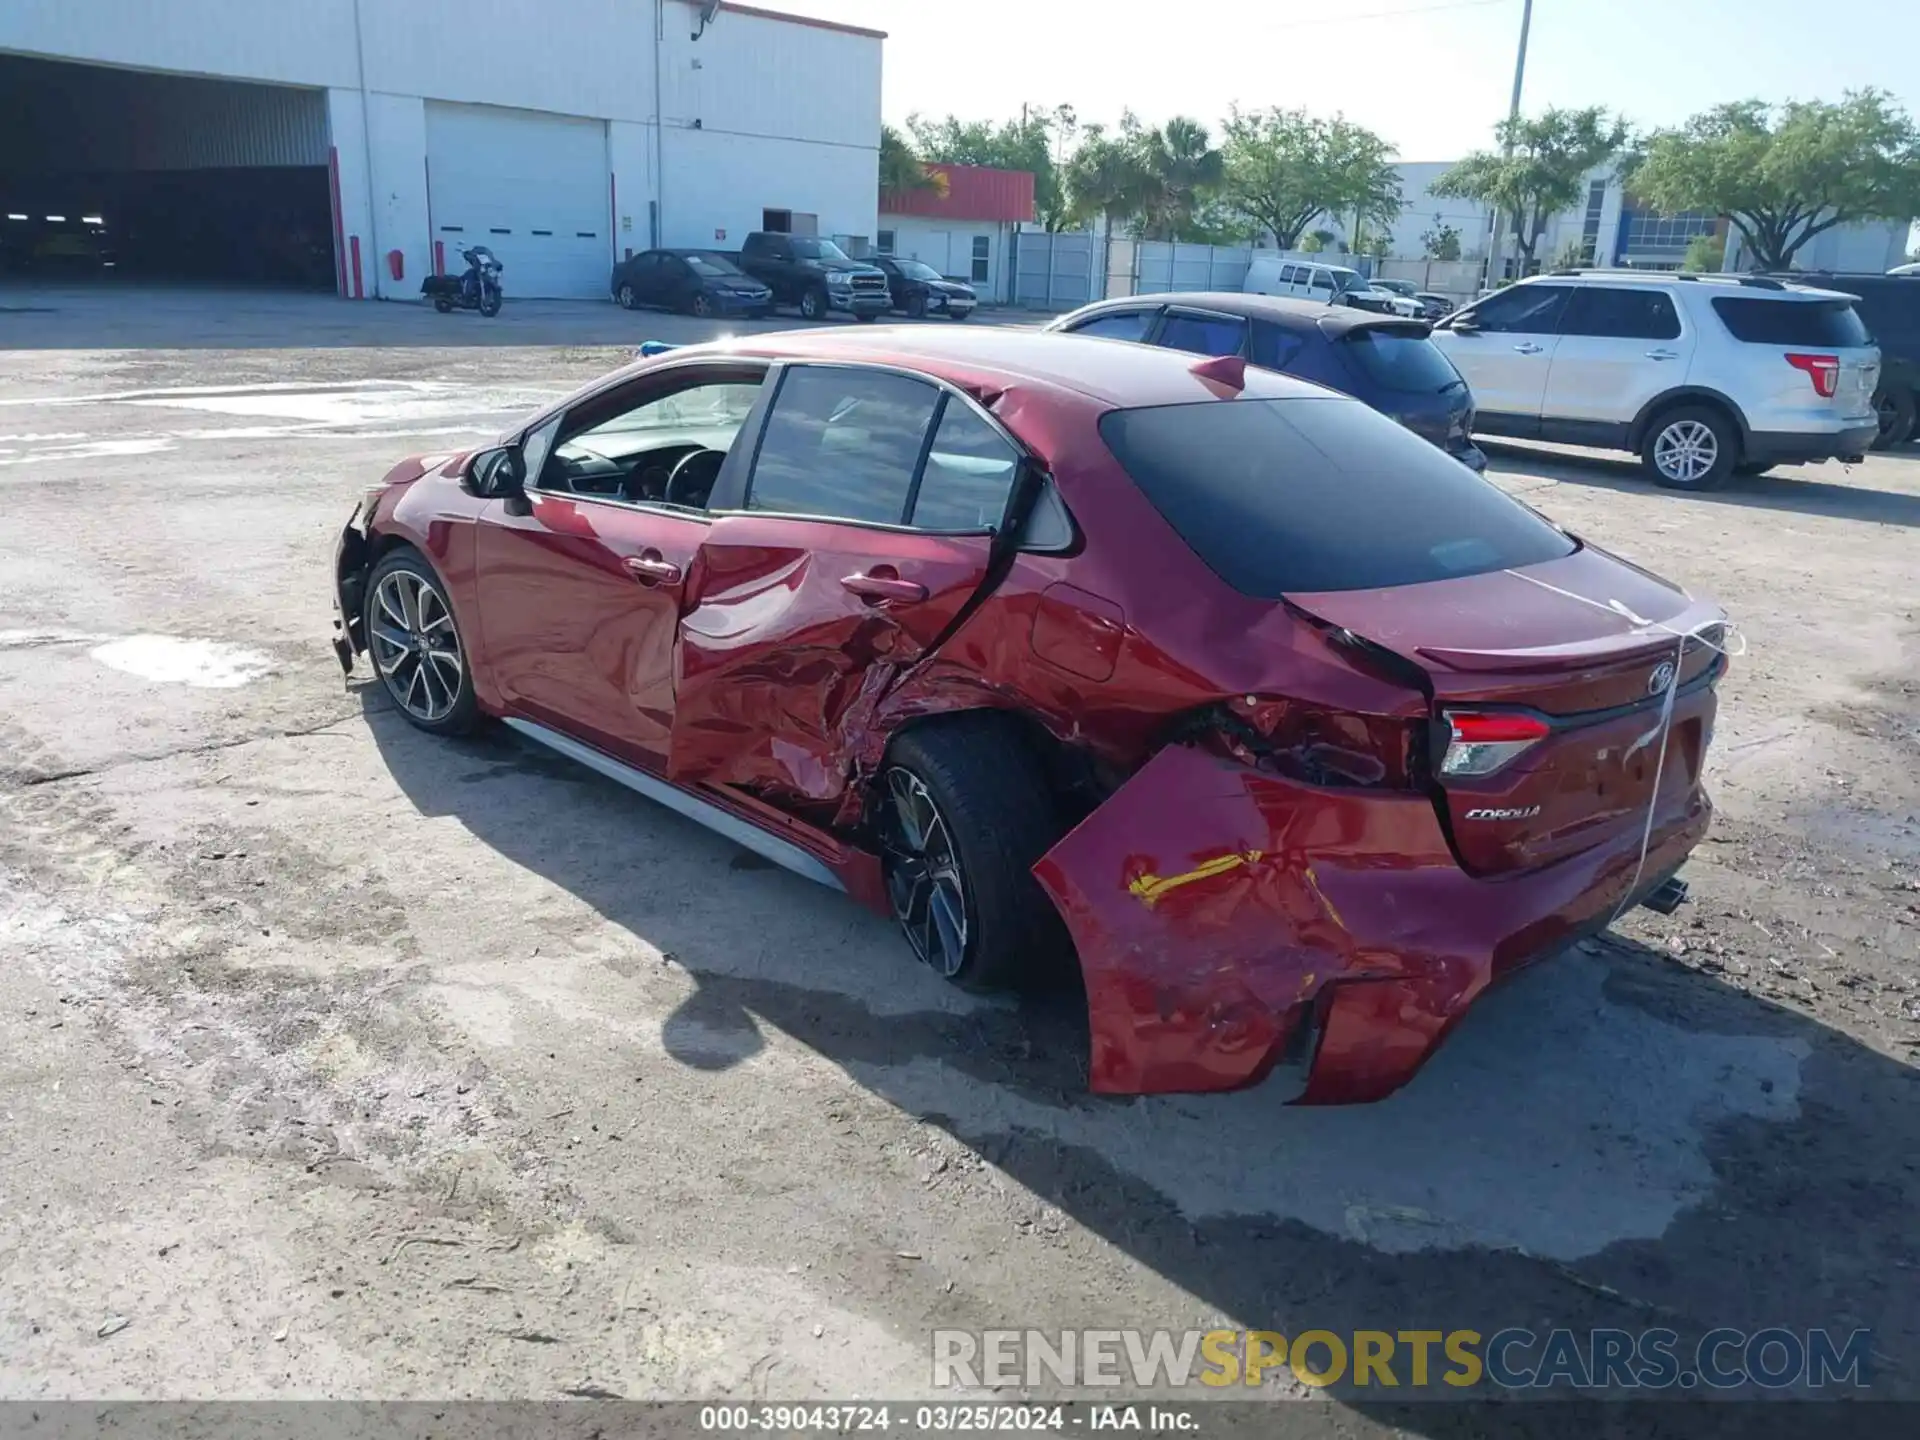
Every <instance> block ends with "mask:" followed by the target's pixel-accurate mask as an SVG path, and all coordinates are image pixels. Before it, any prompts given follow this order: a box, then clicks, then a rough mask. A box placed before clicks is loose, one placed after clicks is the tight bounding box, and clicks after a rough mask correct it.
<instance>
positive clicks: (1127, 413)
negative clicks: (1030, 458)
mask: <svg viewBox="0 0 1920 1440" xmlns="http://www.w3.org/2000/svg"><path fill="white" fill-rule="evenodd" d="M1100 433H1101V436H1102V437H1103V438H1104V439H1105V440H1106V442H1107V446H1108V448H1109V449H1111V450H1112V451H1113V453H1114V455H1115V457H1116V458H1117V459H1118V460H1119V461H1120V464H1121V466H1122V467H1123V468H1124V469H1125V470H1126V472H1127V474H1128V475H1130V476H1131V477H1132V478H1133V481H1134V483H1135V484H1136V485H1138V486H1139V487H1140V490H1141V492H1142V493H1143V494H1145V495H1146V497H1147V499H1148V500H1150V501H1151V502H1152V503H1153V506H1154V508H1155V509H1157V510H1158V511H1159V512H1160V514H1161V516H1162V517H1163V518H1165V520H1166V521H1167V523H1168V524H1169V525H1171V526H1172V527H1173V528H1174V530H1175V531H1176V532H1178V534H1179V535H1180V538H1181V539H1182V540H1184V541H1186V543H1187V545H1188V546H1189V547H1190V548H1191V549H1192V550H1193V552H1194V553H1195V554H1196V555H1198V556H1199V557H1200V558H1201V559H1202V560H1203V561H1205V562H1206V564H1207V565H1208V567H1209V568H1211V569H1212V570H1213V572H1214V573H1215V574H1216V575H1218V576H1219V577H1220V578H1221V579H1222V580H1224V581H1226V582H1227V584H1229V585H1231V586H1233V588H1234V589H1236V590H1238V591H1240V592H1241V593H1242V594H1244V595H1252V596H1257V597H1260V598H1263V599H1277V598H1279V597H1280V596H1281V595H1284V594H1286V593H1288V592H1295V593H1307V592H1312V591H1316V590H1367V589H1373V588H1376V587H1382V586H1393V585H1418V584H1422V583H1425V582H1427V581H1431V580H1446V579H1450V578H1452V577H1454V576H1457V575H1477V574H1482V573H1484V572H1486V571H1489V570H1501V569H1506V568H1508V567H1511V566H1517V565H1537V564H1539V563H1541V562H1542V561H1546V560H1553V559H1556V558H1558V557H1560V556H1562V555H1567V554H1570V553H1572V551H1573V548H1574V547H1573V542H1572V541H1570V540H1569V539H1567V537H1566V536H1565V535H1563V534H1561V533H1560V532H1559V531H1558V530H1555V529H1554V528H1553V527H1552V526H1551V525H1549V524H1547V523H1546V522H1545V521H1544V520H1542V519H1540V518H1539V517H1538V516H1536V515H1534V514H1533V512H1532V511H1530V510H1528V509H1526V508H1525V507H1524V506H1522V505H1520V504H1518V503H1517V502H1515V501H1513V500H1510V499H1508V498H1507V496H1506V495H1505V494H1503V493H1502V492H1501V491H1500V490H1499V489H1498V488H1496V487H1495V486H1493V485H1492V484H1490V483H1488V482H1487V481H1485V480H1482V479H1480V477H1479V476H1477V475H1475V474H1474V473H1473V472H1472V471H1471V470H1469V469H1467V467H1466V466H1464V465H1462V464H1461V463H1460V462H1459V461H1457V460H1453V459H1450V458H1449V457H1448V456H1446V455H1445V454H1443V453H1442V452H1441V451H1439V450H1438V449H1436V448H1435V447H1434V446H1432V445H1430V444H1429V443H1427V442H1426V441H1425V440H1422V439H1420V438H1419V437H1418V436H1416V435H1414V434H1413V433H1412V432H1411V431H1410V430H1407V429H1405V428H1403V427H1402V426H1399V425H1397V424H1395V423H1394V422H1393V421H1391V420H1388V419H1387V418H1386V417H1384V416H1382V415H1379V414H1376V413H1375V412H1374V411H1372V410H1369V409H1368V408H1367V407H1366V406H1364V405H1362V404H1360V403H1359V402H1357V401H1353V400H1345V399H1333V398H1325V399H1322V398H1311V399H1309V398H1299V399H1287V400H1231V401H1204V402H1200V403H1197V404H1191V405H1162V406H1156V407H1154V408H1152V409H1145V410H1114V411H1110V412H1108V413H1107V414H1106V415H1105V416H1103V417H1102V418H1101V421H1100Z"/></svg>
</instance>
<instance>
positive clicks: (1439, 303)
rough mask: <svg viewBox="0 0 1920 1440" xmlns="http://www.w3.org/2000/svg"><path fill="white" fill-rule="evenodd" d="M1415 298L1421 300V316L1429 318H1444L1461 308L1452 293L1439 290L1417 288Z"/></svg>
mask: <svg viewBox="0 0 1920 1440" xmlns="http://www.w3.org/2000/svg"><path fill="white" fill-rule="evenodd" d="M1413 298H1414V299H1415V300H1418V301H1419V302H1420V313H1421V316H1422V318H1424V319H1427V320H1444V319H1446V318H1447V316H1449V315H1451V314H1452V313H1453V312H1454V311H1455V310H1458V309H1459V308H1460V307H1459V305H1458V304H1456V303H1455V301H1454V299H1453V297H1452V296H1451V295H1442V294H1441V293H1440V292H1439V291H1437V290H1416V291H1415V292H1414V295H1413Z"/></svg>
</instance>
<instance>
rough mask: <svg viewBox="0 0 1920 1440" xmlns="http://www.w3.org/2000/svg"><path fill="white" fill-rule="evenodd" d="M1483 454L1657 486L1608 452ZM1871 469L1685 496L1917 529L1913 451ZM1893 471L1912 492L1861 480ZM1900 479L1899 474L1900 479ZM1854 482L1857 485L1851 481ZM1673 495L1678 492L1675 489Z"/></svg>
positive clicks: (1500, 450)
mask: <svg viewBox="0 0 1920 1440" xmlns="http://www.w3.org/2000/svg"><path fill="white" fill-rule="evenodd" d="M1479 443H1480V448H1481V449H1483V450H1485V451H1486V452H1487V458H1488V459H1489V460H1492V461H1494V462H1495V463H1496V465H1498V466H1500V468H1499V469H1496V470H1495V471H1494V472H1493V473H1494V474H1495V475H1496V476H1498V475H1499V474H1501V473H1503V471H1504V469H1505V466H1504V465H1501V462H1507V463H1510V464H1512V465H1514V466H1517V467H1519V468H1521V469H1523V470H1524V472H1525V473H1526V474H1527V475H1529V476H1545V477H1546V478H1548V479H1551V480H1557V481H1560V482H1561V483H1563V484H1567V485H1586V486H1591V487H1593V488H1595V489H1600V490H1616V491H1639V492H1650V491H1654V490H1655V489H1656V487H1655V486H1654V484H1653V482H1652V481H1650V480H1648V479H1647V476H1646V472H1645V471H1644V470H1642V469H1641V468H1640V465H1639V463H1638V462H1637V461H1633V460H1625V459H1621V458H1619V457H1616V456H1609V455H1597V454H1596V455H1586V454H1575V453H1569V452H1568V451H1565V450H1559V449H1554V450H1547V449H1538V448H1535V447H1533V446H1530V445H1515V444H1510V443H1508V442H1506V441H1502V440H1485V439H1482V440H1480V442H1479ZM1876 458H1877V460H1878V461H1879V463H1876V464H1874V466H1873V468H1872V469H1868V468H1866V467H1863V466H1856V467H1854V469H1853V472H1852V475H1851V477H1850V478H1849V483H1846V484H1836V483H1834V482H1833V481H1830V480H1815V479H1800V478H1798V477H1797V472H1796V469H1795V467H1793V466H1783V467H1782V468H1781V469H1780V470H1779V471H1777V472H1775V473H1773V474H1769V475H1735V476H1733V477H1732V478H1731V479H1729V480H1728V481H1727V483H1726V485H1725V486H1724V487H1723V488H1721V489H1719V490H1708V491H1703V492H1699V493H1689V494H1687V496H1686V498H1688V499H1693V500H1705V501H1710V502H1711V503H1713V504H1716V505H1733V506H1738V507H1741V508H1743V509H1760V510H1779V511H1783V512H1785V513H1788V514H1795V515H1824V516H1827V517H1829V518H1831V519H1835V520H1867V521H1872V522H1875V523H1878V524H1882V525H1902V526H1906V527H1909V528H1915V527H1920V463H1915V460H1914V458H1913V453H1912V452H1910V451H1906V450H1902V451H1896V452H1894V454H1893V455H1892V456H1889V457H1876ZM1893 466H1898V467H1899V469H1898V470H1894V471H1893V472H1892V473H1894V474H1896V475H1900V474H1902V473H1903V472H1904V474H1905V476H1910V478H1911V481H1912V483H1913V484H1914V486H1915V488H1914V489H1913V490H1887V489H1880V488H1877V487H1875V486H1872V485H1869V484H1867V483H1865V481H1866V480H1867V478H1868V477H1869V476H1873V475H1881V476H1884V475H1887V474H1888V473H1889V470H1890V469H1891V468H1892V467H1893ZM1903 478H1904V477H1903ZM1856 482H1857V483H1856ZM1674 493H1675V494H1676V495H1678V494H1680V493H1681V492H1678V491H1676V492H1674Z"/></svg>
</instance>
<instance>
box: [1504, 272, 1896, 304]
mask: <svg viewBox="0 0 1920 1440" xmlns="http://www.w3.org/2000/svg"><path fill="white" fill-rule="evenodd" d="M1796 273H1805V272H1796ZM1755 282H1758V283H1755ZM1622 283H1625V284H1632V285H1667V286H1672V287H1674V288H1675V289H1679V288H1682V287H1685V288H1686V289H1688V290H1692V289H1693V288H1694V287H1696V286H1698V287H1701V288H1702V289H1703V290H1704V291H1717V292H1719V293H1721V294H1728V295H1740V296H1743V297H1745V298H1747V299H1760V300H1770V299H1775V298H1778V299H1783V300H1854V299H1858V298H1859V297H1858V296H1854V295H1847V294H1844V293H1842V292H1841V291H1838V290H1822V289H1820V288H1819V287H1818V286H1814V285H1802V284H1799V283H1797V282H1796V283H1791V284H1790V283H1788V282H1787V281H1786V280H1785V279H1783V278H1779V277H1774V276H1765V275H1694V274H1691V273H1688V272H1684V271H1677V270H1549V271H1547V272H1545V273H1544V274H1540V275H1529V276H1527V277H1526V278H1525V279H1524V280H1516V281H1514V282H1513V285H1509V286H1506V287H1504V288H1505V289H1509V290H1510V289H1512V288H1513V286H1514V285H1540V284H1550V285H1619V284H1622ZM1492 293H1493V294H1495V295H1498V294H1499V293H1500V291H1499V290H1495V291H1493V292H1492ZM1478 298H1479V299H1482V300H1484V299H1486V298H1487V297H1486V296H1484V295H1482V296H1479V297H1478Z"/></svg>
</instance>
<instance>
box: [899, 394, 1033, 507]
mask: <svg viewBox="0 0 1920 1440" xmlns="http://www.w3.org/2000/svg"><path fill="white" fill-rule="evenodd" d="M1019 463H1020V456H1019V453H1018V452H1017V451H1016V450H1015V449H1014V448H1013V446H1012V445H1010V444H1008V443H1007V439H1006V437H1005V436H1004V435H1002V434H1001V433H1000V432H999V431H998V430H995V429H994V428H993V426H991V425H989V424H988V423H987V422H986V421H985V420H983V419H981V418H980V416H979V415H978V414H977V413H976V412H975V411H974V410H973V408H972V407H971V406H969V405H967V404H966V403H965V402H964V401H961V400H956V399H955V398H953V397H952V396H951V395H949V396H948V397H947V408H946V409H945V410H944V411H942V412H941V415H940V428H939V429H937V430H935V431H934V432H933V448H932V449H931V450H929V451H928V452H927V468H926V470H925V472H924V473H922V475H921V476H920V489H919V491H918V493H917V494H916V495H915V496H914V501H913V515H912V517H911V522H910V523H912V524H914V525H916V526H918V527H919V528H920V529H922V530H994V529H998V528H999V525H1000V521H1001V519H1002V518H1003V517H1004V516H1005V515H1006V513H1007V497H1008V496H1009V495H1010V494H1012V493H1013V477H1014V472H1015V470H1016V469H1017V467H1018V466H1019Z"/></svg>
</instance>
